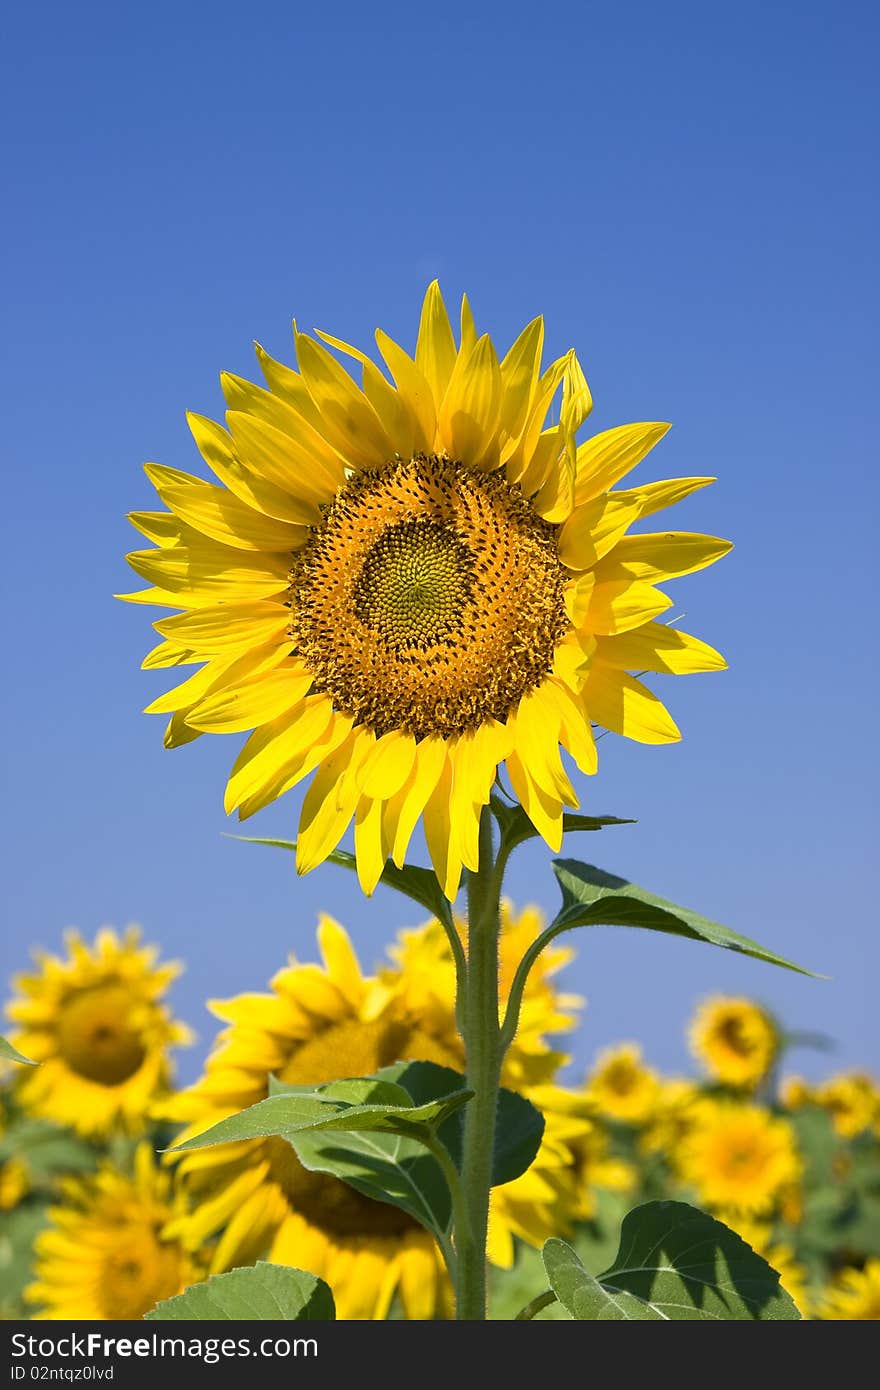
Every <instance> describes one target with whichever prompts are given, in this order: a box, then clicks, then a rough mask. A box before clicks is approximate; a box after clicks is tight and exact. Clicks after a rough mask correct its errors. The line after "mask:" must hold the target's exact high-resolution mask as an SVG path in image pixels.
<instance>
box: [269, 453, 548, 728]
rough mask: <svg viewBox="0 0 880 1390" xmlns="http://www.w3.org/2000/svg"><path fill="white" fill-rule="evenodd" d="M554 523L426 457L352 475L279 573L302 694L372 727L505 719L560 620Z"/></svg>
mask: <svg viewBox="0 0 880 1390" xmlns="http://www.w3.org/2000/svg"><path fill="white" fill-rule="evenodd" d="M556 531H557V528H556V527H555V526H551V525H550V524H549V523H548V522H546V521H544V520H543V519H542V518H541V517H540V516H538V515H537V513H536V512H535V511H534V509H533V508H532V506H531V504H530V503H529V501H528V500H527V499H526V498H525V497H523V495H522V491H521V489H520V488H519V486H518V485H516V484H510V483H508V482H507V480H506V478H504V477H503V476H502V475H501V474H500V473H479V472H475V471H472V470H469V469H467V468H465V467H464V466H463V465H462V464H461V463H457V462H455V461H454V460H451V459H447V458H440V457H438V456H436V455H431V456H430V457H424V456H418V457H416V458H412V459H409V460H402V459H398V460H396V461H395V462H393V463H390V464H388V465H387V466H386V467H385V468H381V469H367V470H364V471H362V472H359V473H356V474H355V475H354V476H353V477H351V478H350V479H349V480H348V482H347V483H346V484H345V485H344V487H342V488H340V490H339V492H338V493H337V494H336V497H335V499H334V501H333V502H332V504H331V505H330V506H329V507H328V508H327V510H326V512H325V514H324V517H323V520H322V522H321V523H320V525H318V526H316V527H315V528H314V530H313V533H312V536H311V539H310V541H309V543H308V545H306V546H305V547H304V549H303V550H302V551H301V552H300V553H299V554H298V556H297V558H296V560H295V563H294V567H293V569H292V570H291V577H290V579H291V582H290V604H291V627H290V635H291V638H292V640H293V642H294V645H295V649H296V651H297V652H299V654H300V655H301V656H302V657H303V658H304V660H305V661H306V662H307V664H308V665H309V666H310V667H311V669H312V671H314V673H315V681H314V684H313V689H314V690H315V691H316V692H323V693H325V694H327V695H329V696H330V697H331V698H332V700H333V702H334V704H335V706H336V708H337V709H339V710H340V711H342V712H343V713H345V714H349V715H351V716H352V717H354V718H355V719H356V720H357V721H358V722H359V723H361V724H365V725H367V726H368V727H370V728H372V729H373V730H374V731H375V733H376V734H377V735H381V734H383V733H387V732H389V731H390V730H392V729H401V730H404V731H405V732H407V733H411V734H413V735H414V736H415V737H417V738H422V737H426V736H428V735H429V734H437V735H440V736H442V737H450V736H451V735H453V734H456V733H463V732H465V731H466V730H468V729H473V728H476V727H478V726H479V725H480V724H482V723H484V722H485V721H486V720H489V719H498V720H505V719H506V718H507V717H508V715H509V714H510V713H511V712H512V710H513V709H514V708H515V707H516V705H517V704H518V703H519V701H520V699H521V698H522V697H523V695H525V694H527V693H528V691H530V690H532V689H534V688H535V686H537V685H539V684H540V683H541V681H542V680H543V679H544V678H545V677H546V676H547V675H548V674H549V672H550V670H551V669H552V665H553V653H554V650H555V648H556V645H557V643H558V642H559V640H560V638H561V637H562V635H563V633H564V632H565V630H566V628H567V627H568V618H567V616H566V612H565V605H564V602H563V584H564V582H565V572H564V570H563V566H562V564H561V562H560V559H559V555H558V550H557V544H556Z"/></svg>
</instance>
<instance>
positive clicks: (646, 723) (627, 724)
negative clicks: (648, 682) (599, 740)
mask: <svg viewBox="0 0 880 1390" xmlns="http://www.w3.org/2000/svg"><path fill="white" fill-rule="evenodd" d="M584 703H585V705H586V706H587V708H588V709H589V711H590V714H591V716H592V718H593V719H595V721H596V722H597V724H601V725H602V726H603V728H605V729H611V730H612V732H614V733H616V734H623V736H624V737H625V738H631V739H633V740H634V741H635V742H636V743H675V742H676V741H677V740H678V739H680V738H681V734H680V733H679V731H678V727H677V725H676V724H675V722H674V720H673V719H672V717H671V715H670V714H669V711H668V710H667V709H666V707H665V706H664V705H663V704H662V703H661V701H660V700H658V699H657V696H656V695H655V694H653V692H652V691H650V690H648V689H647V687H646V686H644V685H642V683H641V681H637V680H636V679H635V677H634V676H628V675H627V674H626V673H625V672H624V671H616V670H613V669H612V668H610V667H607V666H600V665H599V664H598V663H596V664H594V666H593V668H592V670H591V671H590V675H589V677H588V679H587V684H586V688H585V690H584Z"/></svg>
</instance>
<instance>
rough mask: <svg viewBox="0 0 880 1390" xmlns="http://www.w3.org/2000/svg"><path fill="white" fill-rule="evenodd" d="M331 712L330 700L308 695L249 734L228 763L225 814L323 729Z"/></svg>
mask: <svg viewBox="0 0 880 1390" xmlns="http://www.w3.org/2000/svg"><path fill="white" fill-rule="evenodd" d="M332 714H333V707H332V705H331V703H330V701H329V700H328V699H327V698H326V697H325V696H323V695H311V696H309V697H308V698H307V699H305V700H304V701H303V702H302V704H300V705H299V706H298V707H297V708H296V709H294V710H292V711H291V712H290V713H288V714H284V715H281V716H280V717H279V718H277V719H273V720H272V721H271V722H270V723H268V724H263V725H262V726H261V727H260V728H259V729H257V730H255V732H254V733H252V734H251V736H250V738H249V739H248V740H247V742H246V743H245V745H244V747H243V748H242V750H241V752H240V753H239V755H238V757H237V758H236V760H235V762H234V763H233V766H232V772H231V773H230V776H229V782H228V783H227V787H226V795H225V797H224V803H223V804H224V807H225V810H226V813H227V815H229V814H230V813H231V812H232V811H234V810H235V808H236V806H238V805H239V804H240V803H241V802H242V801H244V800H245V798H246V797H248V796H252V795H253V794H254V793H255V792H256V791H257V790H258V788H259V786H260V785H261V784H262V783H263V782H264V781H265V780H266V779H267V777H269V776H271V775H272V774H273V773H274V772H275V771H276V770H277V769H278V768H280V767H281V766H283V765H284V764H285V763H286V762H289V761H291V760H292V759H294V758H295V757H297V755H298V754H299V753H300V751H301V750H303V749H306V748H309V747H310V746H311V745H312V744H313V743H315V742H316V741H317V740H318V738H319V737H320V735H321V734H322V733H323V732H324V731H325V730H326V728H327V725H328V724H329V723H330V719H331V717H332Z"/></svg>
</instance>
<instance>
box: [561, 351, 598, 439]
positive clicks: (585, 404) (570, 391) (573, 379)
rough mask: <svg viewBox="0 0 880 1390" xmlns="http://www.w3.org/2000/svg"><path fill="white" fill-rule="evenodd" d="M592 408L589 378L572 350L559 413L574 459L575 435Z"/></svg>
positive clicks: (563, 384) (563, 380)
mask: <svg viewBox="0 0 880 1390" xmlns="http://www.w3.org/2000/svg"><path fill="white" fill-rule="evenodd" d="M592 409H593V397H592V396H591V395H590V388H589V386H588V385H587V378H586V377H585V376H584V372H583V368H582V367H581V364H580V362H579V361H578V360H577V357H576V356H575V354H574V352H572V353H571V355H570V357H569V359H568V362H567V364H566V368H565V376H564V377H563V379H562V409H561V411H560V414H559V423H560V424H561V425H562V432H563V434H564V435H565V442H566V447H567V448H569V449H570V450H571V455H572V461H574V457H575V448H574V437H575V435H576V434H577V432H578V430H579V429H580V427H581V425H582V424H583V423H584V421H585V420H586V418H587V416H588V415H589V413H590V411H591V410H592Z"/></svg>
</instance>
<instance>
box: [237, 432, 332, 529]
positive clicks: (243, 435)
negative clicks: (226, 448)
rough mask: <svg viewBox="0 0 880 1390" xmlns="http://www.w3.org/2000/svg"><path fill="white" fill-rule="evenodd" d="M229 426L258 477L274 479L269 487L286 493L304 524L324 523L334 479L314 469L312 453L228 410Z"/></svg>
mask: <svg viewBox="0 0 880 1390" xmlns="http://www.w3.org/2000/svg"><path fill="white" fill-rule="evenodd" d="M226 423H227V424H228V425H229V429H230V432H231V434H232V437H233V439H234V440H235V447H236V448H237V449H238V451H239V453H240V454H241V457H242V458H243V459H245V460H246V462H247V463H248V464H249V465H250V467H251V468H252V469H253V471H254V473H255V474H259V475H260V476H261V477H263V478H267V479H269V480H270V481H269V482H268V483H267V484H266V486H269V487H274V488H276V489H278V490H281V489H283V490H284V492H285V494H286V495H287V497H288V499H289V505H290V508H291V510H292V511H294V512H296V513H297V514H298V515H299V517H300V518H301V521H302V524H303V525H305V526H313V525H315V524H316V523H317V522H318V521H320V519H321V513H320V510H319V509H320V507H321V505H322V503H324V502H329V501H330V499H331V498H332V496H333V492H334V491H335V488H334V485H333V484H334V480H332V479H331V478H330V476H329V475H328V473H327V472H325V471H319V470H318V469H317V468H315V467H314V465H313V460H312V458H311V456H310V454H309V452H308V451H307V450H305V449H302V448H301V447H300V446H299V444H298V443H297V442H296V441H295V440H293V439H291V437H290V435H289V434H285V433H284V432H283V431H282V430H279V429H276V428H275V426H274V425H270V424H269V422H268V421H267V420H259V419H258V418H257V417H256V416H255V415H247V414H245V413H244V412H243V411H240V410H228V411H227V412H226Z"/></svg>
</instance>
